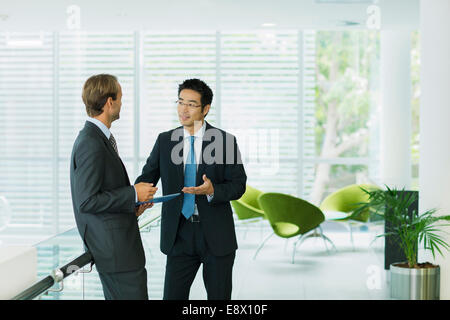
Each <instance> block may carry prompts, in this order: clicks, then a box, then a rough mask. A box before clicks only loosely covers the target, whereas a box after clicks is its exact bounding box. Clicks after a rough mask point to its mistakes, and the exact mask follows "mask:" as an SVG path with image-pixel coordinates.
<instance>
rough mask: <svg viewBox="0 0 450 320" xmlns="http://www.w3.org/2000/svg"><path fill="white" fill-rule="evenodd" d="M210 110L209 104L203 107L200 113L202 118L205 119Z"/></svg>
mask: <svg viewBox="0 0 450 320" xmlns="http://www.w3.org/2000/svg"><path fill="white" fill-rule="evenodd" d="M210 108H211V105H210V104H207V105H206V106H204V107H203V111H202V114H203V117H206V115H207V114H208V112H209V109H210Z"/></svg>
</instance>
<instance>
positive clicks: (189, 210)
mask: <svg viewBox="0 0 450 320" xmlns="http://www.w3.org/2000/svg"><path fill="white" fill-rule="evenodd" d="M190 138H191V148H190V150H189V154H188V157H187V161H186V167H185V169H184V186H185V187H195V176H196V174H197V164H196V163H195V151H194V136H190ZM194 204H195V194H191V193H185V194H184V198H183V207H182V208H181V213H183V215H184V216H185V217H186V219H189V218H190V217H191V216H192V215H193V214H194Z"/></svg>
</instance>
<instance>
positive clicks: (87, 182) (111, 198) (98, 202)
mask: <svg viewBox="0 0 450 320" xmlns="http://www.w3.org/2000/svg"><path fill="white" fill-rule="evenodd" d="M82 97H83V102H84V104H85V105H86V111H87V114H88V116H89V117H88V119H87V121H86V123H85V126H84V128H83V129H82V130H81V131H80V132H79V134H78V137H77V138H76V140H75V143H74V145H73V149H72V155H71V161H70V187H71V192H72V203H73V210H74V214H75V220H76V223H77V227H78V231H79V233H80V235H81V238H82V239H83V242H84V244H85V246H86V247H87V249H88V250H89V251H90V253H91V254H92V256H93V259H94V262H95V264H96V266H97V271H98V273H99V276H100V280H101V282H102V286H103V292H104V295H105V299H107V300H111V299H132V300H135V299H139V300H140V299H148V293H147V271H146V270H145V255H144V250H143V247H142V241H141V236H140V233H139V228H138V223H137V217H138V216H139V215H141V214H142V213H143V212H144V210H146V209H147V208H149V207H151V206H152V205H151V204H149V205H141V206H139V207H138V208H135V203H136V202H137V201H138V200H139V201H147V200H150V199H152V198H153V195H154V193H155V192H156V188H155V187H153V186H152V185H151V184H149V183H138V184H135V185H134V186H132V185H130V181H129V179H128V175H127V171H126V169H125V166H124V165H123V163H122V160H121V159H120V157H119V153H118V149H117V144H116V141H115V139H114V136H113V135H112V134H111V132H110V131H109V130H110V128H111V123H112V122H113V121H115V120H117V119H119V114H120V109H121V106H122V102H121V99H122V89H121V87H120V84H119V82H118V81H117V78H116V77H114V76H112V75H107V74H100V75H95V76H92V77H90V78H89V79H88V80H87V81H86V82H85V84H84V87H83V94H82Z"/></svg>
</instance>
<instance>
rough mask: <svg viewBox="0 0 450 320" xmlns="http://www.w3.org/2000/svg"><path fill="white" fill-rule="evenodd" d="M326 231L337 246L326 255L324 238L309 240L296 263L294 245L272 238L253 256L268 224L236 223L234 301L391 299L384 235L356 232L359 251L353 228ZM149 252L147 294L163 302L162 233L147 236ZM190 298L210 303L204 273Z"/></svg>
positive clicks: (325, 228) (330, 225)
mask: <svg viewBox="0 0 450 320" xmlns="http://www.w3.org/2000/svg"><path fill="white" fill-rule="evenodd" d="M322 228H323V232H324V234H325V235H326V236H328V237H329V238H330V239H331V240H332V241H333V242H334V244H335V246H336V249H337V250H334V249H332V248H331V247H330V246H329V245H328V249H329V251H327V250H326V247H325V245H324V242H323V241H322V240H321V239H320V238H310V239H308V240H306V241H305V242H303V244H302V245H301V246H300V247H298V248H297V251H296V255H295V263H292V250H293V244H294V242H295V240H296V239H295V238H294V239H291V240H289V241H286V240H285V239H281V238H279V237H277V236H273V237H271V238H270V239H269V240H268V241H267V242H266V244H265V246H264V247H263V249H262V250H261V251H260V252H259V254H258V256H257V257H256V259H253V255H254V253H255V251H256V249H257V248H258V246H259V244H260V243H261V241H262V240H263V239H264V238H265V237H266V236H267V235H268V234H270V233H271V228H270V226H269V225H268V224H267V222H264V223H253V224H250V225H248V226H247V225H245V224H240V223H239V222H237V224H236V232H237V237H238V245H239V249H238V250H237V253H236V259H235V265H234V270H233V293H232V299H245V300H247V299H248V300H260V299H262V300H264V299H273V300H278V299H282V300H291V299H292V300H297V299H338V300H341V299H342V300H350V299H358V300H359V299H364V300H379V299H389V284H388V282H387V281H388V279H387V276H388V274H387V272H386V271H385V270H384V267H383V265H384V256H383V252H384V240H383V239H382V238H379V239H377V240H375V241H373V240H374V237H375V235H376V234H380V233H381V231H382V230H380V229H379V227H373V228H372V227H371V228H369V229H368V230H367V229H366V230H364V229H363V230H362V231H358V230H357V231H354V232H353V238H354V247H353V246H352V243H351V241H350V234H349V232H348V229H347V228H346V227H345V226H344V225H342V224H338V223H333V222H325V223H323V224H322ZM143 240H144V244H145V246H146V248H147V249H150V250H149V251H147V271H148V273H149V279H148V289H149V297H150V299H161V297H162V288H163V279H164V267H165V256H164V255H163V254H161V252H160V251H159V228H154V229H152V230H151V231H150V232H149V233H146V234H144V236H143ZM190 299H200V300H203V299H206V291H205V289H204V286H203V279H202V272H201V268H200V270H199V272H198V273H197V277H196V279H195V280H194V283H193V285H192V288H191V294H190Z"/></svg>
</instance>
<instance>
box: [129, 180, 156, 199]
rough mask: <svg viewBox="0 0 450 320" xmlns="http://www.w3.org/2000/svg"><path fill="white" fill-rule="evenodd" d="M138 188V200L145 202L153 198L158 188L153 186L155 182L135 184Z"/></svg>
mask: <svg viewBox="0 0 450 320" xmlns="http://www.w3.org/2000/svg"><path fill="white" fill-rule="evenodd" d="M134 187H135V188H136V192H137V196H138V201H139V202H145V201H148V200H151V199H153V195H154V194H155V193H156V190H158V188H156V187H153V183H146V182H139V183H137V184H135V185H134Z"/></svg>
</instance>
